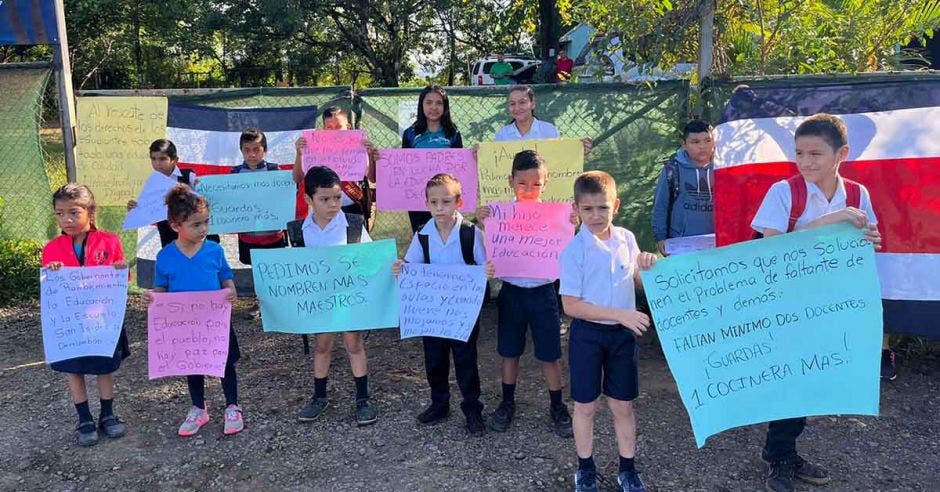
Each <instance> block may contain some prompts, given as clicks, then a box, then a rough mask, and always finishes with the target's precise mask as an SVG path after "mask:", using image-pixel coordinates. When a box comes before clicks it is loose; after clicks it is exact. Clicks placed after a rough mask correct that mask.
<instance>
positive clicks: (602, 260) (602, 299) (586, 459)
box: [561, 171, 656, 492]
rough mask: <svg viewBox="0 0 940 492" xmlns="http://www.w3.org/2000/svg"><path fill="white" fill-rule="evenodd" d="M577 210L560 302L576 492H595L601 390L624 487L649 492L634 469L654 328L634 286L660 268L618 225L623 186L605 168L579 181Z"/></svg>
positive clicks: (563, 257)
mask: <svg viewBox="0 0 940 492" xmlns="http://www.w3.org/2000/svg"><path fill="white" fill-rule="evenodd" d="M574 207H575V211H577V213H578V216H579V217H580V218H581V224H582V225H581V230H580V232H578V234H577V235H576V236H575V237H574V239H572V240H571V242H570V243H568V246H567V247H566V248H565V250H564V251H563V252H562V254H561V302H562V306H563V308H564V310H565V314H567V315H568V316H571V317H572V318H574V320H573V321H572V322H571V335H570V338H569V341H568V366H569V368H570V371H571V377H570V380H571V383H570V384H571V398H572V399H573V400H574V417H573V419H572V420H573V428H574V441H575V447H576V448H577V452H578V471H577V473H576V474H575V490H576V491H579V492H580V491H585V492H590V491H596V490H597V467H596V466H595V464H594V457H593V455H592V452H593V445H594V413H595V410H596V402H597V398H598V397H599V396H600V394H601V392H602V391H603V393H604V394H605V395H606V396H607V404H608V406H609V407H610V411H611V413H612V414H613V416H614V430H615V432H616V435H617V448H618V450H619V453H620V469H619V473H618V475H617V483H618V484H619V486H620V490H623V491H630V492H641V491H645V490H646V488H645V486H644V485H643V481H642V480H640V475H639V473H638V472H637V471H636V467H635V465H634V457H635V455H636V417H635V416H634V414H633V404H632V400H634V399H635V398H636V397H637V396H638V395H639V384H638V377H637V369H638V367H637V366H638V362H639V352H638V347H637V345H636V337H637V336H640V335H642V334H643V333H644V332H645V331H646V330H647V329H648V328H649V324H650V320H649V317H648V316H646V315H645V314H643V313H641V312H639V311H637V310H636V295H635V292H634V288H635V286H636V285H638V284H639V283H640V274H639V271H640V270H641V269H642V270H647V269H649V268H650V267H652V266H653V264H654V263H656V255H654V254H652V253H645V252H641V251H640V248H639V246H637V243H636V238H635V237H634V236H633V233H632V232H630V231H628V230H627V229H624V228H622V227H616V226H614V225H612V221H613V218H614V215H615V214H616V213H617V210H618V209H619V208H620V200H619V199H618V198H617V184H616V183H615V182H614V178H612V177H611V176H610V175H609V174H607V173H605V172H603V171H588V172H586V173H583V174H581V176H579V177H578V179H577V180H576V181H575V183H574Z"/></svg>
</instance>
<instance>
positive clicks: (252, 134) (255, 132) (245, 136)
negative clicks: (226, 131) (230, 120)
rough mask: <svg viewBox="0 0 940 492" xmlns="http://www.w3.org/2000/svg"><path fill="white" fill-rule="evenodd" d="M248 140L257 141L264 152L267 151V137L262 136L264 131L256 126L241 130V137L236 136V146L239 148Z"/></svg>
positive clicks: (248, 141)
mask: <svg viewBox="0 0 940 492" xmlns="http://www.w3.org/2000/svg"><path fill="white" fill-rule="evenodd" d="M250 142H259V143H260V144H261V148H262V149H264V151H265V152H267V151H268V137H265V136H264V132H263V131H261V130H259V129H257V128H246V129H244V130H242V135H241V137H238V148H239V149H241V148H242V147H243V146H244V145H245V144H246V143H250Z"/></svg>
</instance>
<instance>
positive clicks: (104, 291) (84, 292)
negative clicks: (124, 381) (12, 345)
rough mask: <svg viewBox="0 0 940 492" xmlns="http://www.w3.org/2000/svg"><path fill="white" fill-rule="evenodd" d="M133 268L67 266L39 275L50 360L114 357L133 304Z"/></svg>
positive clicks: (47, 359) (45, 346)
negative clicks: (127, 311)
mask: <svg viewBox="0 0 940 492" xmlns="http://www.w3.org/2000/svg"><path fill="white" fill-rule="evenodd" d="M127 281H128V280H127V270H126V269H122V270H118V269H116V268H114V267H110V266H103V267H63V268H61V269H59V270H58V271H55V272H53V271H52V270H47V269H45V268H44V269H42V270H41V271H40V274H39V288H40V292H41V296H40V309H41V315H42V345H43V348H44V349H45V355H46V362H47V363H48V362H56V361H60V360H66V359H72V358H74V357H83V356H92V355H96V356H101V357H111V356H113V355H114V348H115V347H116V346H117V342H118V338H119V337H120V335H121V327H122V326H123V324H124V311H125V309H126V307H127Z"/></svg>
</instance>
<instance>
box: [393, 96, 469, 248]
mask: <svg viewBox="0 0 940 492" xmlns="http://www.w3.org/2000/svg"><path fill="white" fill-rule="evenodd" d="M401 148H403V149H462V148H463V138H462V137H461V136H460V132H459V131H458V130H457V125H455V124H454V122H453V120H451V118H450V100H449V99H447V91H445V90H444V88H443V87H441V86H439V85H429V86H427V87H425V88H424V89H423V90H422V91H421V94H420V95H418V118H417V120H416V121H415V122H414V124H413V125H411V126H410V127H408V128H407V129H406V130H405V132H404V133H402V136H401ZM408 219H409V220H410V221H411V231H412V232H417V231H418V229H420V228H421V226H423V225H424V224H426V223H427V222H428V221H429V220H431V214H430V213H428V212H425V211H411V212H408Z"/></svg>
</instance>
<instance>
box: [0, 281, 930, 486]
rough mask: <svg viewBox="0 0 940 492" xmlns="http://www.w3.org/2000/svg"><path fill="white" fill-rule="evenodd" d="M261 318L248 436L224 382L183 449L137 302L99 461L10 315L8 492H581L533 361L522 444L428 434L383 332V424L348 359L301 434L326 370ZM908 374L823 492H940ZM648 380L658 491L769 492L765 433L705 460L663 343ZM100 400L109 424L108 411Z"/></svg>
mask: <svg viewBox="0 0 940 492" xmlns="http://www.w3.org/2000/svg"><path fill="white" fill-rule="evenodd" d="M255 306H256V305H255V304H254V302H253V301H248V300H242V301H239V302H238V303H237V304H236V307H235V310H234V312H233V322H234V323H235V326H236V330H237V332H238V336H239V341H240V343H241V347H242V359H241V361H240V362H239V364H238V370H239V380H240V381H239V382H240V388H239V389H240V393H241V395H240V400H241V403H242V407H243V408H244V411H245V419H246V430H245V431H244V432H242V433H241V434H239V435H236V436H233V437H224V436H223V435H222V429H221V420H222V419H221V410H222V407H223V406H224V399H223V397H222V391H221V388H220V387H219V385H218V382H217V381H218V380H211V381H212V382H211V383H210V384H209V385H208V388H207V399H208V400H209V409H210V412H211V415H212V421H211V422H210V423H209V425H207V426H206V427H205V428H203V430H202V431H201V432H200V434H199V435H198V436H197V437H195V438H190V439H182V438H179V437H177V436H176V428H177V426H178V424H179V421H180V420H181V419H182V417H183V416H184V415H185V413H186V411H187V409H188V408H189V398H188V394H187V391H186V384H185V381H184V379H183V378H171V379H162V380H157V381H148V380H147V367H146V363H147V358H146V311H145V309H144V306H143V304H142V303H141V302H140V301H139V300H138V299H136V298H135V299H133V300H132V301H131V305H130V306H129V308H128V311H127V325H126V326H127V327H128V335H129V337H130V340H131V348H132V351H133V352H134V353H133V355H132V356H131V357H130V358H129V359H127V360H125V361H124V365H123V366H122V367H121V370H120V372H119V373H118V379H117V390H116V392H117V397H116V400H115V410H116V412H117V414H118V415H119V416H120V417H121V418H122V419H123V420H125V421H126V422H127V424H128V434H127V435H126V436H125V437H124V438H122V439H118V440H114V441H110V440H107V438H104V437H102V441H101V442H99V444H98V445H97V446H94V447H92V448H88V449H80V448H78V447H76V446H75V445H74V444H73V438H72V429H73V427H74V424H75V420H76V419H75V412H74V408H73V407H72V405H71V403H70V401H69V397H68V391H67V388H66V384H65V379H64V378H63V377H62V376H61V375H59V374H57V373H55V372H54V371H51V370H49V369H47V368H46V367H45V366H44V365H43V364H42V362H41V360H42V337H41V328H40V320H39V314H38V307H37V306H36V305H35V304H26V305H22V306H17V307H13V308H5V309H2V310H0V326H3V337H2V342H0V344H2V350H0V442H2V443H3V452H2V453H0V490H50V491H66V490H123V491H130V490H147V491H162V490H197V489H206V488H209V487H212V488H216V489H232V490H370V491H372V490H376V491H378V490H395V491H398V490H421V491H423V490H429V491H430V490H499V489H508V490H570V489H571V488H572V486H571V478H572V476H573V474H574V470H575V463H576V459H575V454H574V442H573V441H572V440H565V439H561V438H559V437H556V436H555V435H554V434H552V433H551V430H550V428H549V420H548V415H547V408H548V395H547V392H546V391H544V390H542V389H541V380H542V376H541V371H540V369H539V367H538V365H537V363H536V362H535V361H533V359H532V358H531V357H530V356H529V355H527V356H525V357H524V358H523V364H522V371H521V374H522V377H521V379H520V383H519V388H518V390H517V397H516V398H517V413H516V420H515V421H514V422H513V426H512V428H511V429H510V430H509V432H507V433H505V434H495V433H492V432H490V433H487V434H486V436H485V437H483V438H470V437H468V436H467V435H466V434H465V431H464V429H463V418H462V416H461V415H460V413H459V410H458V408H457V406H456V405H453V410H454V412H453V413H452V414H451V418H450V419H449V420H448V421H447V422H446V423H443V424H440V425H437V426H434V427H422V426H419V425H418V424H417V422H416V421H415V419H414V416H415V415H416V414H417V413H418V412H419V411H420V410H421V409H422V407H423V406H424V405H425V403H426V398H427V393H428V392H427V389H426V383H425V379H424V369H423V361H422V355H421V344H420V342H419V341H416V340H409V341H400V340H398V339H397V332H396V331H394V330H383V331H377V332H373V333H372V334H371V335H370V336H369V337H368V339H367V341H366V348H367V351H368V354H369V364H370V371H369V372H370V374H371V376H370V386H371V388H370V389H371V392H372V396H373V402H374V405H375V407H376V409H377V410H378V412H379V421H378V423H376V424H375V425H373V426H370V427H364V428H357V427H356V426H355V424H354V422H353V417H352V407H353V387H352V376H351V374H350V373H349V369H348V367H349V365H348V362H347V361H346V357H345V354H344V352H343V349H342V346H341V345H342V344H341V343H337V351H336V353H335V354H334V370H333V378H332V379H331V381H330V396H331V406H330V408H329V410H328V411H327V413H326V415H325V416H323V417H321V419H320V420H318V421H317V422H314V423H311V424H302V423H299V422H297V421H296V419H295V414H296V412H297V411H298V410H299V409H300V408H301V407H302V406H303V405H304V404H305V403H306V402H307V400H308V398H309V397H310V394H311V390H312V386H313V376H312V366H311V363H310V359H309V357H307V356H305V355H304V354H303V351H302V348H301V344H300V341H299V338H298V337H296V336H288V335H278V334H263V333H262V332H261V328H260V322H259V321H258V320H256V319H253V318H252V317H251V315H250V312H251V310H252V309H253V308H254V307H255ZM494 321H495V310H494V309H493V307H492V306H487V307H486V308H485V310H484V323H483V333H482V334H481V337H480V347H479V349H480V369H481V373H482V376H483V391H484V401H485V403H486V405H487V409H486V412H487V413H489V412H490V411H492V409H493V408H495V406H496V404H497V403H498V397H499V393H498V391H499V390H498V388H499V358H498V355H497V354H496V347H495V345H496V342H495V323H494ZM898 371H899V373H900V375H899V376H898V379H897V380H896V381H893V382H890V383H887V384H884V385H883V386H882V400H881V413H882V415H881V417H879V418H870V417H839V418H835V417H822V418H815V419H812V421H811V423H810V425H809V426H808V427H807V430H806V432H805V433H804V435H803V437H802V439H801V441H800V445H801V452H802V454H804V455H805V456H809V457H812V458H813V459H814V460H816V461H818V462H819V463H820V464H824V465H825V466H827V467H828V468H829V469H830V470H831V472H832V475H833V481H832V483H831V484H830V485H828V486H825V487H819V488H818V489H819V490H826V491H836V490H840V491H841V490H905V491H906V490H937V482H938V480H940V346H938V344H936V343H926V342H923V341H919V340H915V339H904V340H903V341H902V345H901V346H900V347H899V359H898ZM640 381H641V392H640V399H639V400H638V402H637V405H636V406H637V413H638V419H639V423H638V425H639V432H640V436H639V447H640V448H639V460H638V466H639V467H640V469H641V471H643V476H644V480H645V481H646V482H647V484H648V485H649V486H650V489H651V490H721V491H725V490H728V491H730V490H758V489H762V487H763V482H762V479H763V474H764V467H763V465H762V463H761V462H760V459H759V456H758V453H759V450H760V446H761V445H762V443H763V441H762V439H763V433H764V428H763V426H751V427H745V428H740V429H735V430H731V431H728V432H725V433H722V434H720V435H718V436H715V437H713V438H711V439H710V440H709V442H708V445H707V446H706V447H705V448H704V449H701V450H699V449H696V448H695V442H694V439H693V438H692V432H691V428H690V426H689V422H688V417H687V415H686V412H685V410H684V409H683V408H682V404H681V401H680V400H679V397H678V394H677V392H676V387H675V383H674V382H673V380H672V377H671V376H670V374H669V372H668V369H667V367H666V362H665V359H664V358H663V355H662V352H661V351H660V350H659V347H658V345H657V342H656V340H655V338H654V337H645V338H644V340H643V341H642V343H641V360H640ZM92 387H93V384H92ZM454 391H455V392H456V387H454ZM91 393H92V395H91V398H90V400H91V402H92V411H93V413H95V414H97V410H98V409H97V406H98V405H97V396H96V395H94V390H91ZM566 399H567V395H566ZM455 403H456V402H455ZM595 434H596V437H597V444H596V450H595V459H596V460H597V462H598V466H599V473H600V475H601V485H602V489H603V490H614V486H615V484H616V471H617V470H616V459H617V455H616V449H615V445H614V439H613V428H612V425H611V419H610V414H609V412H607V411H606V409H605V410H603V411H601V412H599V413H598V422H597V426H596V429H595ZM811 489H814V487H811V486H800V487H799V489H798V490H811Z"/></svg>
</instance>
